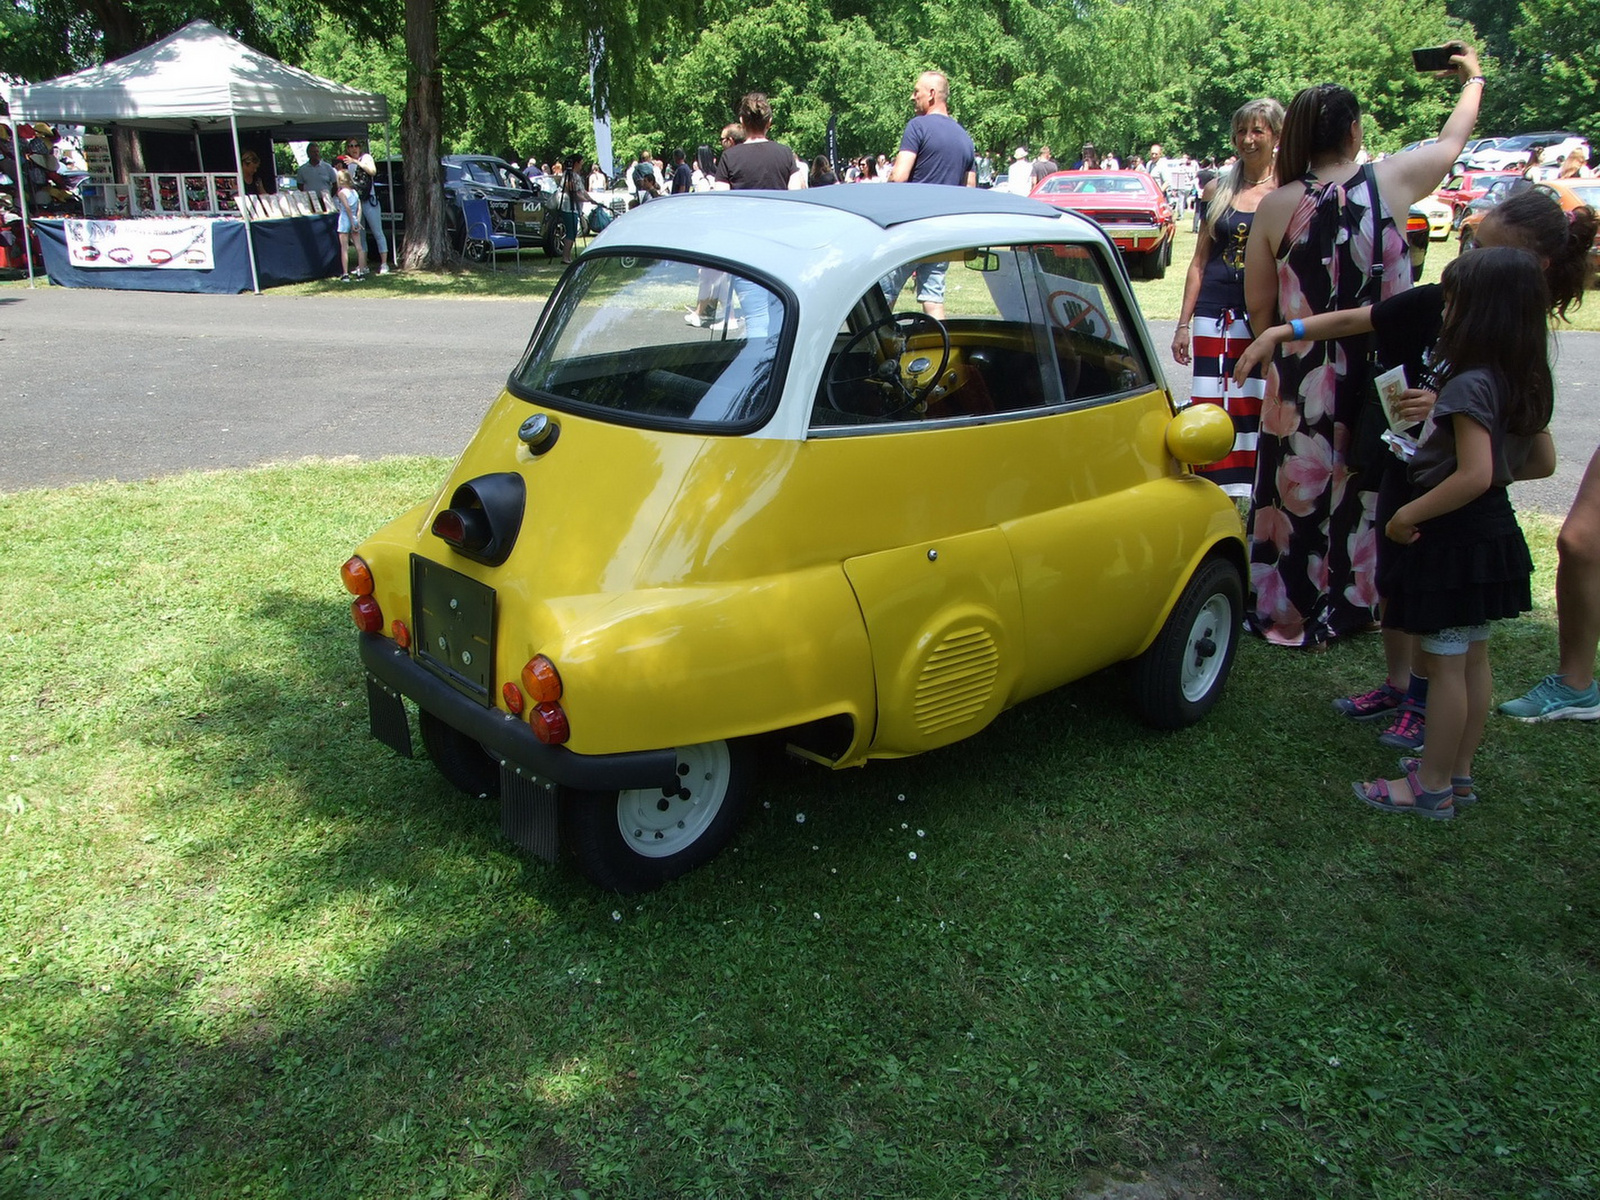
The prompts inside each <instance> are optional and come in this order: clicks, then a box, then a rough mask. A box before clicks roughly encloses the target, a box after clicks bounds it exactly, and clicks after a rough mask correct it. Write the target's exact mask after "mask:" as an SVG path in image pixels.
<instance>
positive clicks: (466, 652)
mask: <svg viewBox="0 0 1600 1200" xmlns="http://www.w3.org/2000/svg"><path fill="white" fill-rule="evenodd" d="M494 600H495V595H494V589H493V588H492V587H489V586H487V585H486V584H482V583H479V582H478V581H477V580H476V579H473V578H471V577H470V576H467V575H463V574H462V573H461V572H460V571H453V570H451V569H450V568H449V567H446V566H442V565H440V564H439V563H436V562H432V561H430V560H429V559H426V558H423V557H422V556H421V555H417V554H413V555H412V556H411V620H412V623H413V624H414V625H415V626H416V642H415V646H416V655H417V662H418V663H420V664H421V665H422V666H424V667H426V668H427V669H428V670H429V671H432V672H433V673H434V674H435V675H437V676H438V677H439V678H440V679H442V680H444V682H445V683H447V684H449V685H450V686H451V687H453V688H454V689H455V690H456V691H458V692H460V693H461V694H462V695H464V696H470V697H471V698H472V699H474V700H476V701H477V702H478V703H479V704H482V705H483V706H484V707H485V708H488V707H490V706H491V705H492V704H493V702H494V696H493V690H492V689H493V686H494V626H495V620H494Z"/></svg>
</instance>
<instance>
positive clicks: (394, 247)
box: [383, 114, 400, 269]
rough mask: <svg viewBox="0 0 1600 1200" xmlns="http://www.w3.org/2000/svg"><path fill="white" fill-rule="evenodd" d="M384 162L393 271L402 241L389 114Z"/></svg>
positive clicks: (390, 259) (384, 125) (386, 212)
mask: <svg viewBox="0 0 1600 1200" xmlns="http://www.w3.org/2000/svg"><path fill="white" fill-rule="evenodd" d="M383 161H384V167H385V172H386V174H387V176H388V182H389V207H388V208H386V209H385V210H384V213H383V219H384V220H386V221H388V222H389V266H390V268H391V269H392V268H394V267H397V266H399V265H400V241H399V236H398V234H397V231H396V229H395V224H396V220H395V214H396V209H395V206H394V205H395V198H394V122H393V121H392V120H390V119H389V117H388V116H387V114H386V115H385V116H384V118H383Z"/></svg>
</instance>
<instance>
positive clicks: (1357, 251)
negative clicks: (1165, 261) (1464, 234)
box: [1245, 48, 1483, 648]
mask: <svg viewBox="0 0 1600 1200" xmlns="http://www.w3.org/2000/svg"><path fill="white" fill-rule="evenodd" d="M1453 61H1454V62H1455V63H1456V68H1455V70H1454V71H1453V72H1451V74H1452V75H1459V77H1460V78H1461V79H1462V80H1464V83H1463V85H1462V91H1461V98H1460V100H1459V102H1458V103H1457V104H1456V107H1455V110H1454V111H1453V112H1452V113H1451V115H1450V118H1449V120H1447V121H1446V122H1445V126H1444V128H1443V129H1442V130H1441V131H1440V133H1439V138H1438V140H1437V141H1436V142H1434V143H1433V144H1431V145H1428V146H1420V147H1418V148H1417V149H1415V150H1412V151H1409V152H1408V153H1405V154H1396V155H1392V156H1390V157H1389V158H1386V159H1384V160H1383V161H1382V162H1379V163H1376V164H1372V165H1370V166H1361V165H1359V164H1358V163H1357V161H1356V159H1357V154H1358V152H1359V151H1360V149H1361V109H1360V104H1359V102H1358V101H1357V100H1356V97H1355V95H1354V94H1353V93H1351V92H1350V91H1349V89H1347V88H1343V87H1340V86H1339V85H1338V84H1331V83H1328V84H1322V85H1321V86H1319V87H1312V88H1307V89H1305V90H1304V91H1302V92H1301V93H1300V94H1299V95H1297V96H1296V97H1295V98H1294V101H1293V103H1291V104H1290V105H1289V110H1288V113H1287V114H1286V116H1285V118H1284V126H1283V140H1282V142H1281V143H1280V145H1279V148H1278V170H1277V174H1278V178H1279V179H1282V180H1287V181H1288V182H1286V183H1285V184H1284V186H1282V187H1280V188H1278V189H1277V191H1275V192H1273V193H1272V194H1271V195H1269V196H1268V197H1267V198H1266V199H1265V200H1263V201H1262V202H1261V204H1260V207H1259V208H1258V209H1257V211H1256V219H1255V222H1254V224H1253V225H1252V227H1251V230H1250V241H1249V246H1248V249H1247V251H1246V255H1245V300H1246V303H1247V305H1248V307H1249V312H1250V324H1251V327H1252V328H1254V329H1266V328H1268V327H1270V326H1272V325H1275V324H1279V323H1280V322H1290V323H1292V322H1294V321H1296V320H1303V319H1304V318H1306V317H1309V316H1312V315H1314V314H1316V313H1322V312H1330V311H1333V310H1335V309H1341V308H1355V307H1358V306H1363V305H1368V304H1372V303H1375V302H1376V301H1378V300H1379V299H1382V298H1383V297H1385V296H1389V295H1392V294H1393V293H1395V292H1398V291H1401V290H1402V289H1404V288H1407V287H1410V286H1411V271H1410V266H1409V263H1408V260H1407V254H1406V242H1405V234H1404V223H1405V222H1404V214H1405V213H1406V212H1407V211H1408V210H1409V209H1410V207H1411V205H1412V204H1414V203H1416V201H1417V200H1419V199H1421V198H1422V197H1423V196H1426V195H1428V194H1429V193H1430V192H1431V191H1433V190H1434V189H1435V188H1436V187H1438V185H1439V184H1440V182H1442V181H1443V179H1444V176H1445V173H1446V172H1447V171H1449V170H1450V167H1451V165H1452V164H1453V163H1454V162H1455V160H1456V158H1457V157H1458V156H1459V155H1460V154H1461V151H1462V149H1463V148H1464V147H1465V145H1466V139H1467V137H1468V136H1469V135H1470V134H1471V132H1472V126H1473V124H1474V123H1475V122H1476V120H1477V115H1478V98H1479V96H1480V95H1481V94H1482V91H1483V79H1482V76H1481V75H1479V73H1478V59H1477V55H1476V54H1475V53H1474V52H1473V51H1472V50H1471V49H1470V48H1464V49H1463V52H1462V53H1461V54H1459V55H1456V56H1455V57H1454V60H1453ZM1397 217H1398V220H1397ZM1375 244H1376V246H1377V247H1378V252H1377V253H1374V245H1375ZM1366 358H1367V345H1366V336H1365V335H1364V336H1361V337H1357V338H1347V339H1342V340H1340V341H1328V342H1307V341H1291V342H1287V343H1285V344H1284V345H1283V346H1282V347H1281V348H1280V349H1279V351H1278V355H1277V358H1276V359H1275V361H1274V363H1273V366H1272V367H1271V368H1270V369H1269V371H1268V373H1267V387H1266V395H1265V397H1264V398H1263V400H1262V405H1261V425H1260V438H1259V441H1258V443H1257V446H1256V480H1255V489H1254V492H1253V493H1252V496H1251V508H1250V519H1249V537H1250V591H1251V602H1250V605H1249V609H1250V611H1249V615H1248V617H1247V620H1248V622H1249V624H1250V626H1251V628H1253V629H1254V630H1255V631H1256V632H1257V633H1260V634H1262V635H1263V636H1264V637H1266V638H1267V640H1268V641H1272V642H1276V643H1278V644H1280V645H1285V646H1303V647H1307V648H1319V647H1322V646H1325V645H1326V644H1327V643H1328V642H1331V641H1332V640H1334V639H1335V638H1339V637H1342V636H1344V635H1346V634H1350V633H1358V632H1361V631H1363V630H1367V629H1372V628H1375V627H1376V619H1377V604H1378V592H1377V587H1376V584H1375V581H1374V580H1375V575H1376V568H1377V538H1378V531H1377V530H1376V529H1375V527H1374V525H1373V520H1372V514H1373V506H1374V504H1375V503H1376V499H1377V493H1376V492H1375V491H1374V490H1373V489H1374V488H1375V487H1376V481H1375V480H1364V479H1363V477H1362V474H1361V473H1360V472H1358V471H1356V470H1355V469H1354V468H1353V467H1352V465H1351V463H1350V461H1349V457H1348V456H1349V452H1350V448H1351V437H1352V434H1353V433H1354V430H1355V423H1356V417H1357V414H1358V412H1359V411H1360V406H1361V401H1362V398H1363V395H1364V392H1365V385H1366V382H1367V372H1366Z"/></svg>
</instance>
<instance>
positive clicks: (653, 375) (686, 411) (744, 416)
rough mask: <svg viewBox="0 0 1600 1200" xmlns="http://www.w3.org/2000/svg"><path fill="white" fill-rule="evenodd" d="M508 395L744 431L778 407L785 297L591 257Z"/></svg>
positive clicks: (733, 282)
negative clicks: (776, 405) (777, 368)
mask: <svg viewBox="0 0 1600 1200" xmlns="http://www.w3.org/2000/svg"><path fill="white" fill-rule="evenodd" d="M550 305H551V309H550V314H549V317H548V319H547V321H546V323H545V325H544V327H543V329H542V330H541V332H540V335H539V337H538V338H537V339H536V340H535V342H534V344H533V345H532V346H531V347H530V348H529V351H528V353H527V354H526V355H525V356H524V357H523V360H522V362H521V363H519V364H518V366H517V369H516V370H515V371H514V372H513V373H512V376H511V379H510V382H509V386H510V389H511V391H512V393H513V394H515V395H517V396H520V397H522V398H523V399H525V400H528V401H530V402H533V403H540V404H550V405H552V406H554V407H556V408H568V409H571V410H573V411H578V412H585V413H590V414H593V415H598V416H602V417H604V418H606V419H610V420H616V421H620V422H622V423H624V424H631V425H645V426H648V427H652V428H661V429H694V430H699V431H705V432H713V433H738V432H743V431H746V430H749V429H753V428H755V427H756V426H758V425H759V424H761V423H762V422H763V421H765V420H766V419H767V417H768V416H769V415H770V414H771V412H772V407H773V405H774V403H775V402H776V394H777V388H776V380H777V378H778V372H777V370H776V366H777V362H778V350H779V344H780V340H781V335H782V333H783V328H784V317H785V314H786V309H785V305H784V302H783V300H782V298H781V297H779V296H778V295H777V294H776V293H774V292H773V291H771V290H769V289H768V288H766V287H764V286H762V285H761V284H759V283H757V282H755V281H754V280H752V279H747V278H744V277H742V276H739V275H735V274H732V273H730V272H727V271H723V270H718V269H713V268H711V267H701V266H697V265H696V264H694V263H688V262H680V261H677V260H674V259H668V258H645V257H641V256H638V255H631V254H630V255H586V256H585V257H584V258H583V259H582V260H581V261H580V262H579V263H578V265H577V267H576V268H575V269H574V270H573V271H572V273H571V274H570V275H569V276H568V277H567V278H566V279H565V280H564V281H563V283H562V285H561V287H560V289H559V290H558V291H557V293H556V294H555V295H554V296H553V297H551V300H550Z"/></svg>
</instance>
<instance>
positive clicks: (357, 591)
mask: <svg viewBox="0 0 1600 1200" xmlns="http://www.w3.org/2000/svg"><path fill="white" fill-rule="evenodd" d="M339 578H340V580H341V581H342V582H343V583H344V590H345V591H347V592H349V593H350V594H351V595H352V596H370V595H372V568H370V567H369V566H367V564H366V563H365V562H364V561H363V560H362V559H361V557H360V556H359V555H356V554H352V555H351V556H350V558H349V559H348V560H347V561H346V562H345V564H344V566H342V567H340V568H339Z"/></svg>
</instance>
